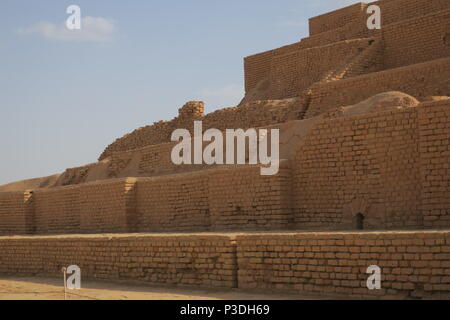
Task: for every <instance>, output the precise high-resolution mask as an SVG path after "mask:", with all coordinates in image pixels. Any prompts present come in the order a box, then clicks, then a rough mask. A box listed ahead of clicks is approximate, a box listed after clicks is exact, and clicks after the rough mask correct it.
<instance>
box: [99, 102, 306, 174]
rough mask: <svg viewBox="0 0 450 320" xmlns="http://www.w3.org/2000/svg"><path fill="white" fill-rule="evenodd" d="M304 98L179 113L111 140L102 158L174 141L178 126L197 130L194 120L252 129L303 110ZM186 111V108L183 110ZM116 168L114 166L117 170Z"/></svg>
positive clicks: (219, 126) (209, 125)
mask: <svg viewBox="0 0 450 320" xmlns="http://www.w3.org/2000/svg"><path fill="white" fill-rule="evenodd" d="M304 103H305V102H304V100H303V99H302V98H297V99H284V100H267V101H258V102H251V103H243V104H242V105H240V106H238V107H233V108H224V109H220V110H217V111H214V112H212V113H209V114H207V115H206V116H203V117H201V116H198V115H194V116H192V117H190V118H189V117H185V116H183V117H177V118H175V119H173V120H171V121H162V122H158V123H155V124H153V125H150V126H145V127H142V128H139V129H137V130H135V131H133V132H132V133H129V134H126V135H125V136H123V137H122V138H119V139H117V140H116V141H115V142H113V143H112V144H110V145H109V146H108V147H107V148H106V149H105V150H104V152H103V153H102V154H101V156H100V158H99V159H100V160H102V159H105V158H107V157H110V156H111V155H112V154H113V153H114V152H122V151H128V150H133V149H139V148H143V147H146V146H149V145H156V144H162V143H168V142H171V135H172V133H173V131H174V130H176V129H187V130H189V131H190V132H191V134H193V127H194V121H196V120H198V121H202V122H203V130H207V129H210V128H215V129H219V130H224V129H232V128H236V129H248V128H255V127H262V126H269V125H274V124H277V123H281V122H284V121H286V120H287V119H289V118H292V117H295V114H296V111H297V113H298V111H301V110H303V107H304ZM180 112H182V110H180ZM113 171H114V170H113Z"/></svg>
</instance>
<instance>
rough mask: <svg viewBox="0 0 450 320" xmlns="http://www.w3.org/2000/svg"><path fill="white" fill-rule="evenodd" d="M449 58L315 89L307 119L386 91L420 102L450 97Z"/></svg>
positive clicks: (322, 84) (316, 86) (336, 82)
mask: <svg viewBox="0 0 450 320" xmlns="http://www.w3.org/2000/svg"><path fill="white" fill-rule="evenodd" d="M448 79H450V58H444V59H439V60H435V61H430V62H425V63H420V64H416V65H412V66H407V67H401V68H396V69H391V70H386V71H381V72H376V73H371V74H367V75H362V76H358V77H353V78H348V79H343V80H340V81H333V82H328V83H320V84H316V85H313V86H312V94H311V103H310V105H309V109H308V111H307V113H306V118H309V117H313V116H317V115H319V114H321V113H324V112H326V111H328V110H331V109H334V108H336V107H339V106H347V105H353V104H355V103H358V102H361V101H363V100H365V99H368V98H370V97H371V96H373V95H375V94H378V93H382V92H386V91H401V92H404V93H407V94H410V95H412V96H414V97H416V98H417V99H419V100H422V99H424V98H425V97H428V96H442V95H448V94H450V82H449V80H448Z"/></svg>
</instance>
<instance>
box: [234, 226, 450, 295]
mask: <svg viewBox="0 0 450 320" xmlns="http://www.w3.org/2000/svg"><path fill="white" fill-rule="evenodd" d="M236 243H237V261H238V266H239V270H238V280H239V287H240V288H245V289H256V288H257V289H278V290H293V291H297V292H312V293H320V294H324V293H329V294H344V295H346V296H353V297H357V298H371V297H378V298H422V297H423V298H432V297H433V298H439V297H441V298H448V297H450V254H449V253H450V232H449V231H443V232H431V231H430V232H384V233H304V234H264V235H239V236H237V239H236ZM371 265H377V266H379V267H380V268H381V272H382V278H381V280H382V283H381V285H382V289H381V290H368V289H367V284H366V282H367V279H368V277H369V275H368V274H366V271H367V268H368V267H369V266H371Z"/></svg>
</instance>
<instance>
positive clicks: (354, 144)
mask: <svg viewBox="0 0 450 320" xmlns="http://www.w3.org/2000/svg"><path fill="white" fill-rule="evenodd" d="M417 132H418V129H417V108H409V109H405V110H398V111H388V112H381V113H372V114H363V115H358V116H351V117H344V118H338V119H332V120H323V121H322V122H321V123H319V124H317V125H316V127H315V128H314V129H313V130H312V132H311V134H310V135H309V136H307V137H306V138H305V139H304V141H302V142H301V145H300V147H299V149H298V151H297V154H296V156H295V161H294V162H293V163H294V164H293V167H292V170H293V185H294V187H293V190H294V193H293V199H294V212H295V217H296V222H297V224H298V227H299V228H305V227H307V228H323V227H331V228H335V227H341V228H355V224H354V223H355V222H354V219H356V215H357V214H358V213H361V214H363V215H364V216H365V228H380V227H383V228H389V229H392V228H405V227H407V228H408V227H409V228H411V227H413V228H414V227H421V226H422V218H421V213H420V167H419V163H418V162H417V161H416V159H418V158H419V151H418V135H417Z"/></svg>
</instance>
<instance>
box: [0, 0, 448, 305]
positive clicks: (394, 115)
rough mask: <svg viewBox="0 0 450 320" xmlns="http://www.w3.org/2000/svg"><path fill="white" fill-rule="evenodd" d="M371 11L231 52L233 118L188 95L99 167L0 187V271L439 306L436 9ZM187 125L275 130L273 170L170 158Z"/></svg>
mask: <svg viewBox="0 0 450 320" xmlns="http://www.w3.org/2000/svg"><path fill="white" fill-rule="evenodd" d="M371 4H376V5H378V6H380V8H381V12H382V28H381V29H380V30H369V29H368V28H367V26H366V20H367V17H368V16H367V13H366V9H367V7H368V6H369V5H370V4H367V3H357V4H355V5H351V6H349V7H346V8H343V9H340V10H336V11H333V12H330V13H326V14H324V15H320V16H318V17H314V18H312V19H310V21H309V26H310V36H309V37H308V38H305V39H302V40H301V41H299V42H297V43H294V44H291V45H287V46H284V47H282V48H278V49H274V50H270V51H267V52H263V53H259V54H255V55H252V56H249V57H246V58H245V59H244V67H245V90H246V95H245V97H244V99H243V100H242V102H241V103H240V104H239V105H238V106H236V107H233V108H227V109H222V110H218V111H216V112H213V113H210V114H206V115H205V114H204V109H203V103H202V102H198V101H197V102H196V101H194V102H188V103H187V104H186V105H185V106H183V107H182V108H181V109H180V110H179V116H178V117H177V118H175V119H173V120H171V121H161V122H158V123H155V124H153V125H150V126H147V127H143V128H139V129H137V130H135V131H134V132H132V133H130V134H128V135H126V136H124V137H122V138H119V139H117V140H116V141H115V142H114V143H112V144H111V145H109V146H108V147H107V148H106V149H105V150H104V151H103V152H102V154H101V155H100V157H99V161H98V162H97V163H93V164H89V165H86V166H83V167H79V168H71V169H67V170H66V171H65V172H64V173H62V174H61V175H57V176H52V177H47V178H41V179H34V180H28V181H22V182H18V183H13V184H10V185H6V186H3V187H0V191H2V192H0V234H2V235H3V236H2V237H0V248H1V252H0V274H15V275H18V274H24V275H30V274H50V275H51V274H57V273H58V272H59V270H60V269H61V267H62V266H68V265H71V264H76V265H78V266H79V267H80V268H81V270H82V273H83V277H91V278H98V279H108V280H117V279H123V280H141V281H147V282H149V283H162V284H177V285H189V286H217V287H228V288H242V289H276V290H289V291H293V292H313V293H323V294H343V295H346V296H352V297H361V298H390V297H395V298H442V297H447V298H448V297H450V1H448V0H428V1H423V0H382V1H377V2H374V3H371ZM195 120H201V121H203V127H204V130H206V129H208V128H217V129H221V130H225V129H227V128H243V129H246V128H279V129H280V134H281V137H280V157H281V167H280V171H279V173H278V174H277V175H274V176H261V175H260V170H259V166H254V165H253V166H249V165H245V166H233V165H227V166H199V165H191V166H176V165H174V164H173V163H172V162H171V158H170V153H171V149H172V148H173V146H174V145H175V143H174V142H171V141H170V135H171V133H172V132H173V130H175V129H177V128H186V129H189V130H192V128H193V122H194V121H195ZM370 265H378V266H380V267H381V268H382V271H383V275H382V279H383V282H382V289H381V290H368V289H367V287H366V280H367V277H368V275H367V274H366V269H367V267H368V266H370Z"/></svg>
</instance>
